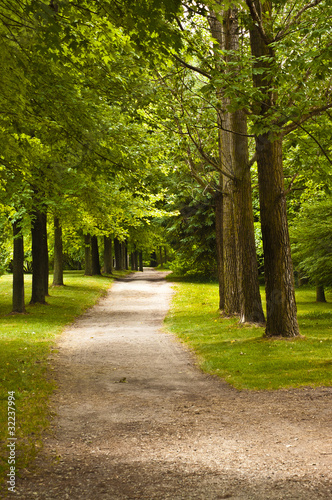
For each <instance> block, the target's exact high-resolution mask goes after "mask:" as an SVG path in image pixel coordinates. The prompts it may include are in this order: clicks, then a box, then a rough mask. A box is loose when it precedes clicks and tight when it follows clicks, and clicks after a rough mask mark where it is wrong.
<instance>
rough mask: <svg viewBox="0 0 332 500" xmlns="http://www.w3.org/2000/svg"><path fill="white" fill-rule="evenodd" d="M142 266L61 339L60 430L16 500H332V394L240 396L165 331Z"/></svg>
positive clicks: (156, 288)
mask: <svg viewBox="0 0 332 500" xmlns="http://www.w3.org/2000/svg"><path fill="white" fill-rule="evenodd" d="M164 276H165V273H162V272H157V271H154V270H152V269H145V271H144V273H136V274H134V275H130V276H129V277H127V278H124V279H122V280H119V281H117V282H115V283H114V284H113V286H112V287H111V289H110V290H109V292H108V294H107V296H106V297H104V298H103V299H102V300H100V302H99V303H98V304H97V305H96V306H95V307H94V308H92V309H90V310H89V311H88V312H87V313H86V314H84V315H83V316H82V317H81V318H79V319H78V321H77V322H75V323H74V324H73V325H72V326H71V327H70V328H68V329H67V330H66V331H65V333H64V334H63V335H62V336H61V338H60V340H59V354H57V355H56V358H55V359H54V360H53V364H54V366H55V373H56V379H57V382H58V390H57V391H56V393H55V396H54V398H53V401H52V406H53V407H54V410H55V411H56V413H57V416H56V418H55V420H54V426H53V432H52V433H51V434H50V435H48V436H47V437H46V438H45V446H44V450H43V452H42V453H41V454H40V456H39V457H38V459H37V461H36V464H35V466H34V467H33V468H31V470H28V471H25V473H24V477H23V478H22V479H20V480H19V481H18V484H17V491H18V493H17V494H16V495H15V497H18V498H22V499H26V500H31V499H33V498H36V499H45V500H47V499H61V500H64V499H71V500H76V499H77V500H81V499H82V500H83V499H84V500H97V499H98V500H108V499H112V500H113V499H114V500H124V499H148V500H153V499H159V500H164V499H172V500H178V499H184V500H191V499H202V500H213V499H222V498H232V499H234V500H235V499H245V500H249V499H255V500H266V499H279V500H284V499H287V498H290V499H298V500H306V499H308V500H316V499H324V500H327V499H329V498H332V474H331V469H332V447H331V440H330V439H331V427H332V422H331V420H332V419H331V416H332V413H331V400H332V397H331V396H332V389H331V388H320V389H315V390H314V389H310V388H304V389H301V390H291V391H276V392H267V391H264V392H245V391H241V392H240V391H236V390H234V389H232V388H230V387H229V386H228V385H226V384H225V383H224V382H223V381H220V380H216V379H214V378H212V377H209V376H206V375H204V374H202V373H201V372H200V371H199V370H198V369H197V368H196V367H195V364H194V362H193V359H192V356H191V354H190V353H188V352H187V351H186V350H185V349H184V348H183V346H182V345H181V344H180V342H179V341H178V340H176V339H175V338H174V337H173V336H172V335H171V334H168V333H165V332H163V331H162V330H161V327H162V321H163V318H164V316H165V314H166V313H167V310H168V307H169V301H170V299H171V295H172V289H171V286H170V285H169V284H168V283H167V282H166V281H165V280H164Z"/></svg>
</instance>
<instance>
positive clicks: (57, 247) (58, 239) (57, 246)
mask: <svg viewBox="0 0 332 500" xmlns="http://www.w3.org/2000/svg"><path fill="white" fill-rule="evenodd" d="M53 286H63V252H62V226H61V223H60V220H59V218H58V217H54V270H53Z"/></svg>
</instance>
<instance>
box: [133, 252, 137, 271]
mask: <svg viewBox="0 0 332 500" xmlns="http://www.w3.org/2000/svg"><path fill="white" fill-rule="evenodd" d="M134 266H135V271H138V251H137V250H135V252H134Z"/></svg>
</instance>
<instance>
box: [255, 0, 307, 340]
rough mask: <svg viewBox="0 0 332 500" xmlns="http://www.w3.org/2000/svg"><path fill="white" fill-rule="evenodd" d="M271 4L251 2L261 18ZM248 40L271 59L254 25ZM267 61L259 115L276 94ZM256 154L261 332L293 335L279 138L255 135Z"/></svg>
mask: <svg viewBox="0 0 332 500" xmlns="http://www.w3.org/2000/svg"><path fill="white" fill-rule="evenodd" d="M271 5H272V4H271V2H266V3H264V8H262V4H261V2H260V1H259V0H257V1H255V8H256V10H257V12H258V15H259V16H260V17H261V19H262V20H264V17H263V13H265V12H268V11H270V9H271ZM270 14H271V12H270ZM250 43H251V51H252V54H253V56H254V57H257V58H259V57H261V56H269V58H270V61H271V59H272V60H273V59H274V57H275V55H274V52H273V48H272V47H270V46H269V45H268V44H267V43H266V40H265V41H264V40H263V38H262V36H261V33H260V31H259V29H258V28H257V27H256V26H255V25H253V26H252V29H251V30H250ZM270 61H269V60H267V59H265V60H264V61H262V60H259V59H257V61H256V64H255V66H256V67H260V68H262V69H263V70H266V71H264V72H261V73H258V74H254V75H253V81H254V85H255V86H256V87H259V88H260V90H261V92H263V93H264V94H265V99H263V100H262V102H261V103H260V104H259V106H258V108H257V111H256V112H257V113H259V114H260V115H261V116H262V117H263V118H264V117H266V115H267V113H269V112H270V110H271V109H272V108H273V106H274V105H275V102H276V97H277V96H276V95H275V92H273V91H271V78H272V77H271V75H272V74H273V72H272V68H271V62H270ZM256 155H257V168H258V183H259V198H260V213H261V224H262V238H263V248H264V270H265V289H266V313H267V320H266V331H265V334H266V336H268V337H274V336H283V337H296V336H298V335H299V334H300V332H299V327H298V322H297V312H296V302H295V290H294V274H293V263H292V259H291V250H290V241H289V233H288V222H287V209H286V198H285V192H284V175H283V163H282V141H281V140H280V139H279V138H278V137H277V136H273V134H272V133H271V134H269V135H268V134H262V135H258V136H257V137H256Z"/></svg>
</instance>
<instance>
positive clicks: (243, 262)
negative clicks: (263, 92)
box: [231, 110, 265, 324]
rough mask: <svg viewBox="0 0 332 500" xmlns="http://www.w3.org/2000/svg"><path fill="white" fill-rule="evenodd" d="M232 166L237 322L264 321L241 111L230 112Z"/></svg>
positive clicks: (243, 123) (246, 145) (243, 120)
mask: <svg viewBox="0 0 332 500" xmlns="http://www.w3.org/2000/svg"><path fill="white" fill-rule="evenodd" d="M231 130H232V131H233V132H234V133H233V134H232V142H233V165H234V174H235V178H236V180H235V190H234V201H235V203H234V207H235V215H236V217H235V225H236V228H237V241H238V248H239V287H240V294H239V295H240V321H241V322H242V323H246V322H248V323H260V324H263V323H264V322H265V317H264V312H263V306H262V299H261V294H260V290H259V280H258V263H257V254H256V246H255V230H254V216H253V208H252V195H251V175H250V167H249V158H248V139H247V137H246V134H247V120H246V116H245V114H244V112H243V111H242V110H239V111H235V112H233V113H232V129H231Z"/></svg>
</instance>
